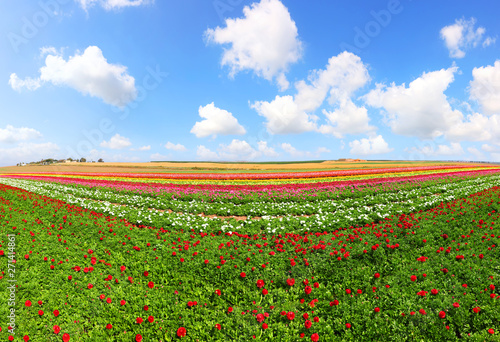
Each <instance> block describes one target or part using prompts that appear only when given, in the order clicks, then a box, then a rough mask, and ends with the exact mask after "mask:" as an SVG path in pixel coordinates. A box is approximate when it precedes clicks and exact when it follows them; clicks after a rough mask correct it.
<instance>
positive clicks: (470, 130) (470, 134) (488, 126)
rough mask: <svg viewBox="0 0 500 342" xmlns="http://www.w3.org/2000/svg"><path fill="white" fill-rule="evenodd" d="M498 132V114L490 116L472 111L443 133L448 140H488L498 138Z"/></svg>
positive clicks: (499, 117) (499, 116)
mask: <svg viewBox="0 0 500 342" xmlns="http://www.w3.org/2000/svg"><path fill="white" fill-rule="evenodd" d="M499 133H500V115H492V116H490V117H488V116H485V115H482V114H479V113H472V114H469V115H467V118H466V119H465V120H461V121H460V122H457V123H456V124H454V125H453V126H451V127H450V128H449V129H448V131H447V132H446V133H445V136H446V138H447V139H448V140H450V141H454V142H459V141H488V140H491V139H493V140H498V139H500V137H498V134H499ZM497 137H498V138H497Z"/></svg>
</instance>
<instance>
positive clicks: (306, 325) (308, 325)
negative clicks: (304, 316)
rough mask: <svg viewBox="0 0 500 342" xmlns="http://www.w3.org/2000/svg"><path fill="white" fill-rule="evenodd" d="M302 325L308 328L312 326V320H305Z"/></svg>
mask: <svg viewBox="0 0 500 342" xmlns="http://www.w3.org/2000/svg"><path fill="white" fill-rule="evenodd" d="M304 326H305V327H306V329H309V328H310V327H311V326H312V322H311V321H310V320H307V321H305V323H304Z"/></svg>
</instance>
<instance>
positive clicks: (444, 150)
mask: <svg viewBox="0 0 500 342" xmlns="http://www.w3.org/2000/svg"><path fill="white" fill-rule="evenodd" d="M405 151H407V152H410V153H417V154H422V155H424V156H459V155H462V154H464V153H465V152H464V150H463V148H462V146H461V145H460V143H451V144H450V145H438V146H437V149H436V148H434V146H432V145H425V146H423V147H420V148H417V147H413V148H411V149H408V148H406V149H405Z"/></svg>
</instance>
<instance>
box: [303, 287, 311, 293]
mask: <svg viewBox="0 0 500 342" xmlns="http://www.w3.org/2000/svg"><path fill="white" fill-rule="evenodd" d="M311 291H312V287H310V286H306V288H305V289H304V292H305V293H306V294H307V295H308V294H310V293H311Z"/></svg>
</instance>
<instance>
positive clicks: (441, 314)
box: [438, 311, 446, 318]
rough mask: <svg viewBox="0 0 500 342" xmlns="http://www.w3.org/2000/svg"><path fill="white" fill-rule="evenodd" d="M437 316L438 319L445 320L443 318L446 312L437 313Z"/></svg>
mask: <svg viewBox="0 0 500 342" xmlns="http://www.w3.org/2000/svg"><path fill="white" fill-rule="evenodd" d="M438 316H439V318H445V317H446V312H444V311H439V314H438Z"/></svg>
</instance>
